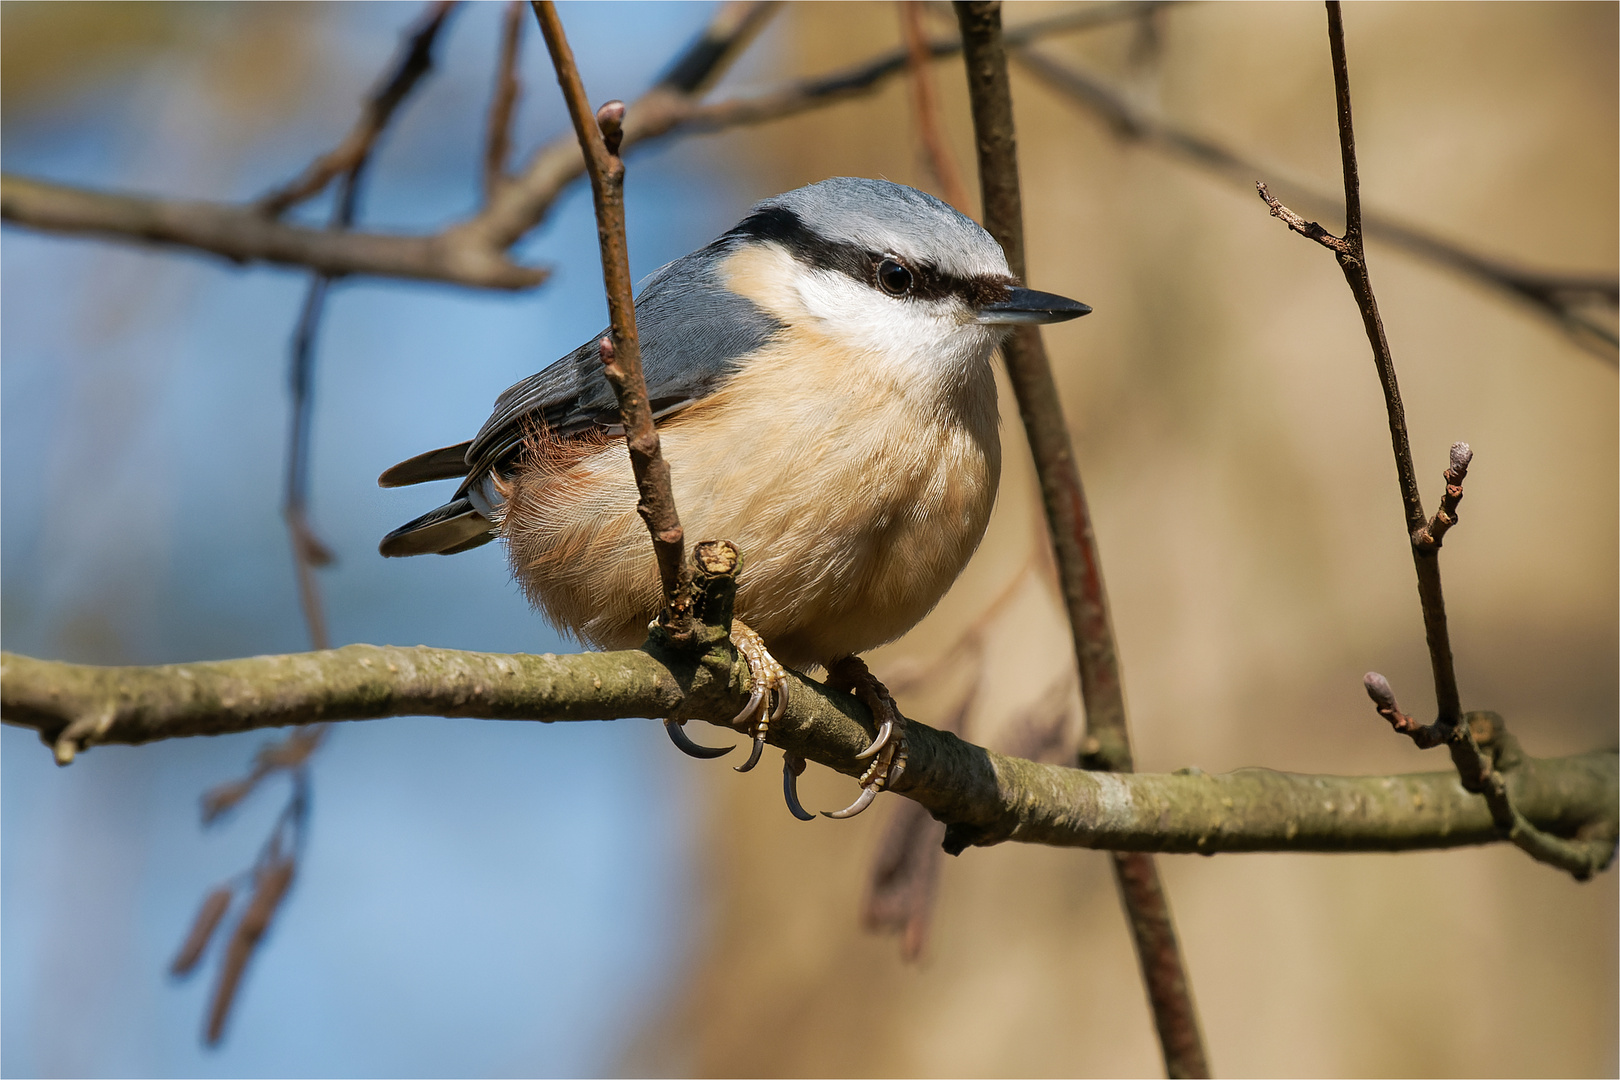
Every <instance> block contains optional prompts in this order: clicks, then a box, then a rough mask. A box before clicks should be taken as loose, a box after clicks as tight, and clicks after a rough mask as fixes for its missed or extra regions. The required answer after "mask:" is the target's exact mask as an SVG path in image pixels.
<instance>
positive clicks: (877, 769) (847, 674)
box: [787, 656, 906, 818]
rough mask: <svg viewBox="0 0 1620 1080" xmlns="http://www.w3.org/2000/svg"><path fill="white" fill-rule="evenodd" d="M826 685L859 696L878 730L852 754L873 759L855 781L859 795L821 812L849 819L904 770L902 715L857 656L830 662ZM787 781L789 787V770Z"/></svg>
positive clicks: (891, 783)
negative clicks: (852, 799)
mask: <svg viewBox="0 0 1620 1080" xmlns="http://www.w3.org/2000/svg"><path fill="white" fill-rule="evenodd" d="M827 685H828V686H832V687H836V688H837V689H840V690H848V691H850V692H851V693H853V694H854V695H855V696H856V697H858V698H860V699H861V703H862V704H864V705H865V706H866V707H867V708H868V709H870V710H871V711H872V717H873V719H875V720H876V721H877V724H878V732H877V735H876V737H874V738H873V739H872V744H871V745H870V746H868V747H867V748H866V749H865V750H862V751H861V752H860V753H859V754H857V755H855V756H856V757H858V758H872V759H873V760H872V764H871V765H869V766H867V769H866V771H865V772H863V773H862V774H861V776H860V779H859V780H857V781H856V782H857V783H859V784H860V785H861V794H860V797H859V798H857V799H856V800H855V801H854V802H853V803H851V804H850V805H849V806H847V807H845V808H844V809H842V810H839V811H836V812H831V811H826V810H823V811H822V813H824V814H826V816H827V817H830V818H852V817H854V816H855V815H856V814H859V813H860V812H861V811H862V810H865V809H866V808H867V807H868V806H871V805H872V800H873V799H876V798H877V797H878V792H880V791H883V790H884V789H885V788H888V787H890V786H892V785H893V784H894V783H895V782H896V781H898V780H899V779H900V774H901V773H903V772H905V770H906V735H905V725H906V718H905V717H904V716H902V715H900V709H899V707H898V706H897V705H895V703H894V698H893V696H891V695H890V693H889V688H888V687H886V686H884V685H883V684H882V683H881V682H879V681H878V678H877V676H875V675H873V674H872V672H871V671H870V670H869V669H868V668H867V666H866V663H865V661H863V660H862V659H861V658H860V657H858V656H846V657H844V658H843V659H842V660H839V661H836V662H835V663H833V664H831V665H830V666H829V667H828V668H827ZM787 784H788V786H789V787H790V788H791V786H792V772H791V770H790V771H789V775H788V779H787ZM797 801H798V800H797V799H792V798H790V799H789V801H788V807H789V809H792V807H793V804H794V803H795V802H797ZM795 816H797V815H795Z"/></svg>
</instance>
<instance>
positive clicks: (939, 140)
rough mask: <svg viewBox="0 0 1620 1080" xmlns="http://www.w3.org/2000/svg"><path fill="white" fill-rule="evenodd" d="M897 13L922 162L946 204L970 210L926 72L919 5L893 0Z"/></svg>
mask: <svg viewBox="0 0 1620 1080" xmlns="http://www.w3.org/2000/svg"><path fill="white" fill-rule="evenodd" d="M895 7H896V8H897V9H898V10H899V12H900V31H901V34H902V36H904V38H905V42H906V70H907V74H908V76H909V81H910V83H911V114H912V117H913V118H914V119H915V121H916V124H917V134H918V135H919V136H921V138H922V144H923V160H924V161H925V162H926V163H927V165H928V171H929V172H931V173H932V174H933V176H934V180H935V182H937V183H938V184H939V186H940V192H941V194H943V195H944V196H945V201H946V202H948V203H950V204H951V205H952V206H954V207H956V208H957V209H958V210H960V211H962V212H963V213H964V214H966V213H968V212H969V210H970V206H971V204H970V202H969V200H970V198H971V196H969V194H968V189H967V184H966V183H964V182H963V180H962V170H960V169H958V168H957V167H956V155H954V154H952V153H951V146H950V143H949V142H948V141H947V140H946V138H945V131H944V128H943V126H942V125H941V124H940V117H939V95H938V94H937V93H936V92H935V89H934V74H933V72H932V71H930V70H929V66H928V65H929V61H930V60H931V59H932V57H931V56H930V55H929V52H928V39H927V37H926V36H925V35H924V32H923V24H922V5H921V4H917V3H913V2H911V0H896V3H895Z"/></svg>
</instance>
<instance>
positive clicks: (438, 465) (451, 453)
mask: <svg viewBox="0 0 1620 1080" xmlns="http://www.w3.org/2000/svg"><path fill="white" fill-rule="evenodd" d="M471 445H472V442H471V440H469V441H467V442H464V443H457V444H456V445H454V446H446V447H444V448H443V449H440V450H429V451H428V452H427V453H425V454H417V455H416V456H415V457H413V458H407V459H406V460H404V461H402V462H400V463H399V464H398V465H395V466H393V467H392V468H390V469H386V470H384V471H383V474H382V475H381V476H379V477H377V486H378V487H385V488H391V487H404V486H405V485H407V484H425V483H427V482H428V481H429V480H449V479H452V478H454V477H457V476H466V475H467V473H468V472H470V471H471V468H472V467H471V466H470V465H468V464H467V448H468V447H470V446H471ZM413 524H414V523H413ZM407 527H408V526H407Z"/></svg>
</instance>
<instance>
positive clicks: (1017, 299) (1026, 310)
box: [975, 288, 1091, 326]
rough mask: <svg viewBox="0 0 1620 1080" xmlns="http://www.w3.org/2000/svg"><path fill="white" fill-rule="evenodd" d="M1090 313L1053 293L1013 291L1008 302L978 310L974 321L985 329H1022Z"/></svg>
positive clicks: (1028, 290)
mask: <svg viewBox="0 0 1620 1080" xmlns="http://www.w3.org/2000/svg"><path fill="white" fill-rule="evenodd" d="M1090 314H1091V308H1090V307H1089V306H1088V305H1086V304H1082V303H1081V302H1080V301H1078V300H1070V299H1069V298H1068V297H1066V296H1058V295H1056V294H1055V293H1049V292H1036V291H1035V290H1034V289H1017V288H1015V289H1011V290H1009V291H1008V294H1007V299H1005V300H1001V301H998V302H997V303H994V304H986V305H984V306H983V307H981V308H980V309H979V316H978V318H977V319H976V320H975V321H976V322H979V323H983V324H984V325H986V326H1021V325H1025V324H1032V323H1034V324H1038V323H1054V322H1068V321H1069V320H1070V319H1078V318H1079V317H1080V316H1082V315H1090Z"/></svg>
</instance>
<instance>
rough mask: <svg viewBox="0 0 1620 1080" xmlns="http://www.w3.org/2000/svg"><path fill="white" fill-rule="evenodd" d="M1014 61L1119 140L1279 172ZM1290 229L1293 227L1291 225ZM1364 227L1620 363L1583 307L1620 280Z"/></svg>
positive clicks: (1609, 339)
mask: <svg viewBox="0 0 1620 1080" xmlns="http://www.w3.org/2000/svg"><path fill="white" fill-rule="evenodd" d="M1013 58H1014V59H1015V60H1017V61H1018V62H1019V63H1020V64H1021V65H1022V66H1023V67H1024V69H1025V70H1026V71H1028V72H1029V73H1030V74H1032V75H1034V76H1035V77H1036V78H1038V79H1040V80H1041V81H1042V82H1043V83H1045V84H1046V85H1047V86H1049V87H1051V88H1052V89H1054V90H1057V91H1058V92H1059V93H1061V94H1063V95H1064V96H1066V97H1068V98H1069V99H1070V100H1072V101H1074V102H1076V103H1078V104H1080V105H1082V106H1084V107H1086V108H1088V109H1090V110H1092V111H1093V112H1095V113H1096V114H1097V115H1098V116H1100V117H1101V118H1102V119H1103V120H1104V121H1105V122H1106V123H1107V124H1108V125H1109V127H1110V128H1111V129H1112V130H1113V131H1114V133H1115V134H1116V135H1118V136H1119V137H1120V138H1123V139H1129V140H1132V141H1135V142H1140V143H1141V144H1142V145H1144V146H1147V147H1150V148H1152V149H1155V150H1161V151H1165V152H1168V153H1171V154H1174V155H1176V156H1177V157H1180V158H1182V159H1184V160H1186V161H1189V162H1191V163H1192V164H1194V165H1197V166H1199V167H1200V168H1203V169H1207V170H1209V171H1211V172H1213V173H1215V174H1217V175H1219V176H1222V177H1225V178H1226V179H1228V180H1232V181H1234V182H1237V183H1240V184H1244V185H1248V184H1250V183H1252V182H1253V178H1254V177H1255V176H1256V175H1257V174H1260V173H1265V172H1268V171H1273V172H1274V171H1276V170H1271V169H1268V168H1266V167H1265V166H1262V165H1261V164H1260V163H1259V162H1258V161H1257V160H1256V158H1255V157H1254V156H1253V155H1249V154H1244V153H1242V152H1240V151H1237V150H1234V149H1232V148H1230V147H1228V146H1226V145H1224V144H1222V143H1220V142H1219V141H1217V140H1215V139H1213V138H1211V137H1209V136H1207V135H1203V134H1200V133H1198V132H1194V131H1189V130H1187V129H1185V128H1181V127H1177V126H1176V125H1174V124H1171V123H1168V122H1166V121H1164V120H1161V119H1159V118H1157V117H1154V116H1151V115H1149V114H1148V113H1146V112H1144V111H1143V110H1141V109H1140V108H1138V107H1137V106H1136V105H1135V104H1133V103H1132V102H1131V101H1130V99H1129V98H1127V97H1126V96H1125V95H1124V94H1122V93H1120V92H1119V91H1118V90H1115V89H1114V88H1112V87H1110V86H1109V85H1108V84H1107V83H1105V82H1104V81H1103V80H1101V79H1099V78H1097V77H1096V76H1094V75H1092V74H1090V73H1089V72H1086V71H1084V70H1081V69H1080V68H1077V67H1076V66H1075V65H1074V64H1073V63H1072V62H1069V61H1063V62H1060V61H1057V60H1054V59H1052V58H1051V57H1050V56H1047V55H1046V54H1045V53H1043V52H1041V51H1040V50H1039V49H1035V48H1021V49H1018V50H1016V51H1015V52H1014V53H1013ZM1288 186H1289V190H1290V191H1292V192H1294V193H1295V195H1294V196H1293V197H1294V198H1295V200H1296V202H1297V203H1298V204H1299V205H1305V206H1308V207H1312V208H1314V212H1317V213H1321V214H1324V215H1327V214H1333V215H1337V216H1342V215H1343V213H1344V202H1343V200H1342V199H1341V198H1340V197H1339V196H1336V195H1330V194H1327V193H1324V192H1321V191H1314V190H1311V189H1310V188H1309V187H1308V186H1307V185H1305V184H1302V183H1299V182H1297V181H1290V182H1289V185H1288ZM1284 209H1286V208H1284ZM1289 213H1292V211H1289ZM1294 217H1295V220H1296V221H1298V222H1301V223H1304V224H1306V225H1307V227H1309V225H1310V224H1313V223H1306V222H1304V219H1303V218H1300V217H1299V216H1298V215H1297V214H1296V215H1294ZM1285 220H1286V219H1285ZM1290 228H1295V225H1294V224H1293V223H1292V222H1291V223H1290ZM1317 228H1318V229H1320V232H1319V233H1311V232H1307V233H1306V234H1305V235H1308V236H1310V237H1311V238H1312V239H1314V240H1317V241H1318V242H1319V243H1320V242H1322V236H1324V235H1326V236H1331V235H1332V234H1330V233H1328V232H1327V230H1325V229H1321V228H1320V226H1317ZM1362 228H1363V231H1364V233H1365V235H1366V236H1367V237H1369V238H1371V239H1373V240H1377V241H1380V242H1382V243H1385V244H1389V245H1390V246H1391V247H1394V248H1396V249H1397V250H1400V251H1404V252H1406V253H1407V254H1409V255H1415V256H1417V257H1418V258H1420V259H1423V260H1426V261H1428V262H1431V263H1435V264H1437V265H1439V266H1441V267H1444V268H1445V269H1448V270H1451V271H1453V272H1455V273H1458V274H1461V275H1463V276H1464V277H1467V278H1469V279H1471V280H1473V281H1475V282H1477V283H1479V284H1483V285H1486V286H1488V287H1489V288H1492V289H1495V290H1497V291H1499V292H1500V293H1502V294H1504V295H1506V296H1509V297H1511V298H1513V299H1515V300H1517V301H1520V302H1522V303H1525V304H1527V305H1529V306H1530V307H1531V309H1532V310H1534V311H1535V312H1536V313H1537V314H1539V315H1542V316H1545V317H1547V318H1549V319H1551V320H1553V321H1554V322H1555V323H1557V324H1558V326H1559V327H1560V329H1562V330H1563V331H1564V332H1565V333H1567V334H1568V335H1569V336H1570V337H1571V339H1572V340H1573V341H1574V342H1575V343H1576V344H1577V345H1579V346H1580V347H1581V348H1582V349H1584V350H1586V351H1587V352H1589V353H1591V354H1592V355H1594V356H1597V357H1599V358H1600V359H1603V360H1606V361H1608V362H1609V363H1611V364H1612V363H1615V362H1616V359H1617V357H1620V352H1617V351H1616V345H1617V343H1620V339H1617V338H1616V336H1615V333H1614V331H1613V330H1610V329H1609V328H1608V327H1606V326H1604V325H1602V324H1601V323H1598V322H1595V321H1593V320H1592V319H1591V318H1589V317H1587V316H1586V315H1585V314H1583V312H1582V311H1581V308H1582V306H1583V305H1586V304H1592V303H1597V304H1603V305H1606V306H1608V307H1609V308H1611V309H1612V308H1615V307H1617V306H1620V280H1617V279H1615V278H1613V277H1603V276H1599V275H1582V274H1567V273H1560V272H1550V271H1537V270H1527V269H1525V268H1523V267H1521V266H1517V265H1514V264H1512V263H1509V262H1505V261H1503V260H1501V259H1496V258H1491V257H1488V256H1485V255H1481V254H1479V253H1478V252H1475V251H1471V250H1469V249H1468V248H1465V247H1462V246H1461V245H1459V244H1456V243H1454V242H1452V241H1450V240H1445V239H1442V238H1441V237H1438V236H1435V235H1434V234H1433V233H1430V232H1428V231H1426V230H1424V229H1420V228H1417V227H1416V226H1413V225H1410V224H1407V223H1406V222H1403V221H1399V220H1397V219H1395V218H1392V217H1389V216H1387V215H1383V214H1377V213H1373V212H1370V211H1363V215H1362ZM1296 231H1298V230H1297V229H1296ZM1335 239H1337V238H1335Z"/></svg>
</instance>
